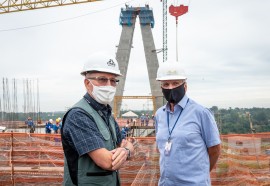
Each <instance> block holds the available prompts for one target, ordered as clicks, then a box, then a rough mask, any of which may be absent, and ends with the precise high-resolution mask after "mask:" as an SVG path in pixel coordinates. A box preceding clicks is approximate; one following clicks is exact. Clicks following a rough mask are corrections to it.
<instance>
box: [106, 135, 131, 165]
mask: <svg viewBox="0 0 270 186" xmlns="http://www.w3.org/2000/svg"><path fill="white" fill-rule="evenodd" d="M125 145H126V140H124V139H123V140H122V143H121V146H120V147H119V148H116V149H113V150H111V151H110V152H111V153H112V170H118V169H120V168H121V166H122V165H123V164H124V163H125V162H126V160H127V157H128V151H127V150H126V149H125V148H124V147H125Z"/></svg>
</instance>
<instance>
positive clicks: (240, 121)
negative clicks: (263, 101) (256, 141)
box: [210, 106, 270, 134]
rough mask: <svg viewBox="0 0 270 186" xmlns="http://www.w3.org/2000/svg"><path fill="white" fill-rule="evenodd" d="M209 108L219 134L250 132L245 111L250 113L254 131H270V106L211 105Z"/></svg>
mask: <svg viewBox="0 0 270 186" xmlns="http://www.w3.org/2000/svg"><path fill="white" fill-rule="evenodd" d="M210 110H211V111H212V112H213V113H214V116H215V119H216V121H217V124H218V127H219V130H220V133H221V134H230V133H238V134H245V133H251V129H250V122H249V117H248V114H247V113H250V116H251V121H252V124H253V128H254V129H255V132H269V131H270V108H255V107H254V108H235V109H232V108H229V109H218V107H217V106H213V107H211V108H210Z"/></svg>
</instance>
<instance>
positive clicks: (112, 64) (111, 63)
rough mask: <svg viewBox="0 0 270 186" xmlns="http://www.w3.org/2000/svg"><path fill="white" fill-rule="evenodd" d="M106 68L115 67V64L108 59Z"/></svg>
mask: <svg viewBox="0 0 270 186" xmlns="http://www.w3.org/2000/svg"><path fill="white" fill-rule="evenodd" d="M107 64H108V66H112V67H115V63H114V61H113V60H112V59H110V60H109V61H108V62H107Z"/></svg>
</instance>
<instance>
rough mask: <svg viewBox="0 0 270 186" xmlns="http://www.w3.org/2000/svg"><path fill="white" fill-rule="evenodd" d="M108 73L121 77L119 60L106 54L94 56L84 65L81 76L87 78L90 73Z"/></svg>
mask: <svg viewBox="0 0 270 186" xmlns="http://www.w3.org/2000/svg"><path fill="white" fill-rule="evenodd" d="M95 71H97V72H106V73H110V74H115V75H117V76H121V75H122V74H121V73H120V69H119V66H118V63H117V60H116V59H115V58H114V57H112V56H111V55H108V54H104V53H97V54H93V55H92V56H91V57H90V58H89V59H88V60H87V61H86V62H85V64H84V67H83V70H82V71H81V75H83V76H85V75H86V74H87V73H89V72H95Z"/></svg>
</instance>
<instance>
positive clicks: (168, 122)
mask: <svg viewBox="0 0 270 186" xmlns="http://www.w3.org/2000/svg"><path fill="white" fill-rule="evenodd" d="M182 111H183V109H181V111H180V113H179V115H178V117H177V119H176V121H175V123H174V125H173V128H172V130H171V131H170V125H169V124H170V121H169V112H167V124H168V131H169V138H168V141H170V140H171V135H172V132H173V129H174V127H175V125H176V123H177V121H178V119H179V118H180V115H181V113H182Z"/></svg>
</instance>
